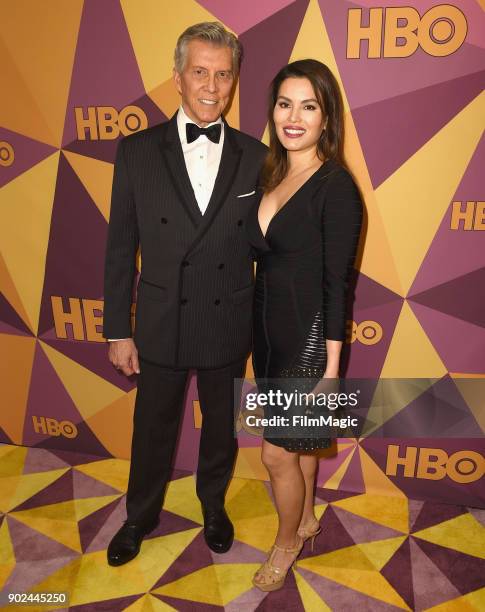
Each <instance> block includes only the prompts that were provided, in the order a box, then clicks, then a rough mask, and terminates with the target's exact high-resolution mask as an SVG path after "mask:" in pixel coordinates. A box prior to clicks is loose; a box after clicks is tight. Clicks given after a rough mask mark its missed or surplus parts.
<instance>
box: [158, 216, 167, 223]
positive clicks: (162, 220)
mask: <svg viewBox="0 0 485 612" xmlns="http://www.w3.org/2000/svg"><path fill="white" fill-rule="evenodd" d="M160 221H161V222H162V223H163V224H165V223H168V220H167V218H166V217H162V218H161V219H160Z"/></svg>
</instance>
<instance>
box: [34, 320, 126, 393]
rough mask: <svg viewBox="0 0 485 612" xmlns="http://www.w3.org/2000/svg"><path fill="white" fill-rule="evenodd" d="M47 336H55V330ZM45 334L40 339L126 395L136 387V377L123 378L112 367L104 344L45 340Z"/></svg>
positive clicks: (59, 339) (123, 376)
mask: <svg viewBox="0 0 485 612" xmlns="http://www.w3.org/2000/svg"><path fill="white" fill-rule="evenodd" d="M48 333H49V335H53V334H55V330H50V332H48ZM46 335H47V334H43V335H42V336H41V339H42V340H43V341H44V342H45V343H46V344H48V345H49V346H52V348H54V349H56V351H59V352H60V353H62V354H63V355H66V357H69V359H72V360H74V361H75V362H76V363H79V364H80V365H82V366H83V367H84V368H86V369H88V370H90V371H91V372H94V373H95V374H97V375H98V376H100V377H101V378H104V380H107V381H108V382H110V383H111V384H112V385H116V386H117V387H119V388H120V389H123V391H126V393H128V392H129V391H132V390H133V389H134V387H135V386H136V376H125V375H124V374H122V373H120V372H119V370H116V368H114V367H113V365H112V364H111V363H110V361H109V360H108V347H107V346H106V343H105V342H103V343H100V342H91V341H88V340H86V341H82V340H65V339H64V338H55V339H52V340H51V339H46V337H45V336H46Z"/></svg>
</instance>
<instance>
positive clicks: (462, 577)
mask: <svg viewBox="0 0 485 612" xmlns="http://www.w3.org/2000/svg"><path fill="white" fill-rule="evenodd" d="M411 538H412V539H413V541H414V542H415V543H416V544H417V545H418V547H419V548H420V549H421V550H422V551H423V553H424V554H425V555H426V556H427V557H429V558H430V559H431V561H432V562H433V563H434V564H435V565H436V567H438V569H439V570H440V571H441V573H442V574H444V575H445V576H446V577H447V578H448V580H449V581H450V582H451V583H452V584H453V585H454V586H455V587H456V588H457V589H458V591H459V592H460V593H461V594H462V595H466V593H470V592H471V591H475V590H477V589H480V588H483V586H484V584H483V576H485V560H483V559H479V558H478V557H472V556H471V555H466V554H464V553H462V552H458V551H457V550H452V549H451V548H447V547H445V546H438V544H432V543H431V542H426V540H421V539H420V538H417V537H413V536H411Z"/></svg>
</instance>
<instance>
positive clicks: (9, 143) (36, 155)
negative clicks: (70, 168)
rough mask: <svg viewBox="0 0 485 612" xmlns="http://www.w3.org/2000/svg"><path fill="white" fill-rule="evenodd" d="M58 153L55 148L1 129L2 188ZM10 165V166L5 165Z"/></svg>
mask: <svg viewBox="0 0 485 612" xmlns="http://www.w3.org/2000/svg"><path fill="white" fill-rule="evenodd" d="M55 151H57V149H56V148H55V147H52V146H51V145H47V144H44V143H43V142H39V141H38V140H34V139H33V138H28V137H27V136H22V134H17V133H16V132H12V131H10V130H7V129H6V128H3V127H0V159H1V160H2V162H3V163H2V172H1V173H0V187H3V186H4V185H6V184H7V183H9V182H10V181H13V180H14V179H15V178H17V177H18V176H19V175H20V174H22V173H23V172H25V171H26V170H29V169H30V168H32V167H33V166H35V165H36V164H38V163H39V162H41V161H43V160H44V159H46V157H49V155H51V154H52V153H54V152H55ZM5 163H9V164H10V165H8V166H6V165H3V164H5Z"/></svg>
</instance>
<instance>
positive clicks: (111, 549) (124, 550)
mask: <svg viewBox="0 0 485 612" xmlns="http://www.w3.org/2000/svg"><path fill="white" fill-rule="evenodd" d="M159 522H160V519H159V518H157V519H156V520H155V521H154V522H153V523H150V524H149V525H145V524H141V523H135V522H129V521H125V522H124V523H123V525H122V527H121V528H120V529H119V530H118V531H117V532H116V533H115V535H114V536H113V539H112V540H111V542H110V543H109V546H108V551H107V556H108V563H109V565H123V564H124V563H128V561H131V560H132V559H134V558H135V557H136V555H137V554H138V553H139V552H140V546H141V543H142V540H143V538H144V536H146V535H147V534H148V533H150V532H151V531H153V530H154V529H155V528H156V527H157V526H158V524H159Z"/></svg>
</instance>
